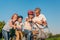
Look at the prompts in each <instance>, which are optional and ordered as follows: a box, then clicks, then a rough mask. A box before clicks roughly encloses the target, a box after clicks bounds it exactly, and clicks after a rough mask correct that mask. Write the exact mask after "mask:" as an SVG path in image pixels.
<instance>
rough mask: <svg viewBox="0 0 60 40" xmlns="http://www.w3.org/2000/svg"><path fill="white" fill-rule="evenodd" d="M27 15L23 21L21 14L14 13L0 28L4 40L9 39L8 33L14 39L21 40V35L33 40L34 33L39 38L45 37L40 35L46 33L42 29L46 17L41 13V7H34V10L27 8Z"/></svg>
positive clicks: (45, 23)
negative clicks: (0, 28)
mask: <svg viewBox="0 0 60 40" xmlns="http://www.w3.org/2000/svg"><path fill="white" fill-rule="evenodd" d="M27 15H28V16H27V17H26V18H25V20H24V21H25V22H24V23H23V22H22V20H23V16H21V15H20V16H19V15H18V14H16V13H15V14H13V16H12V17H11V19H10V20H9V21H8V22H7V23H6V24H5V26H4V27H3V29H2V35H3V37H4V39H5V40H11V39H10V38H11V37H10V35H13V36H15V39H14V40H22V39H23V36H26V40H34V39H33V38H34V35H35V34H38V35H37V36H39V38H41V40H42V39H45V37H46V36H42V34H43V33H45V34H47V32H46V30H45V31H44V28H46V26H47V22H46V17H45V16H44V15H43V14H41V9H40V8H36V9H35V10H34V11H32V10H29V11H28V13H27ZM13 31H14V32H13ZM41 32H42V33H41ZM13 36H12V37H13Z"/></svg>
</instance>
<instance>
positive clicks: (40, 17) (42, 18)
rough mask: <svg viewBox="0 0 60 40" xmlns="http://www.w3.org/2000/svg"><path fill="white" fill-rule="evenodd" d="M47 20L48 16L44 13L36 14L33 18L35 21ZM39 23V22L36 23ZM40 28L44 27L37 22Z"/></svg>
mask: <svg viewBox="0 0 60 40" xmlns="http://www.w3.org/2000/svg"><path fill="white" fill-rule="evenodd" d="M42 20H43V21H46V17H45V16H44V15H43V14H40V15H39V16H38V17H37V16H35V17H34V18H33V21H34V22H36V21H42ZM36 24H37V23H36ZM37 25H38V26H39V27H40V28H43V27H42V26H41V25H40V24H37Z"/></svg>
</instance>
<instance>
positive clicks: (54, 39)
mask: <svg viewBox="0 0 60 40" xmlns="http://www.w3.org/2000/svg"><path fill="white" fill-rule="evenodd" d="M46 40H60V37H55V38H47V39H46Z"/></svg>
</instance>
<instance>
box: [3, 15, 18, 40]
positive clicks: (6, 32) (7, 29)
mask: <svg viewBox="0 0 60 40" xmlns="http://www.w3.org/2000/svg"><path fill="white" fill-rule="evenodd" d="M17 17H18V15H17V14H13V16H12V18H11V19H10V20H9V21H8V22H7V24H5V26H4V27H3V29H2V35H3V37H4V39H5V40H9V36H10V35H9V32H10V29H12V28H13V29H15V27H16V26H15V25H14V23H15V22H16V20H17Z"/></svg>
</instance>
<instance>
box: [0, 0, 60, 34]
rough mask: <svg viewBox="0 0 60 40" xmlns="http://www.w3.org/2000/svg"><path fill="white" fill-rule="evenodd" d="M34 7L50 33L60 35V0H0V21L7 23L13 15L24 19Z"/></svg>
mask: <svg viewBox="0 0 60 40" xmlns="http://www.w3.org/2000/svg"><path fill="white" fill-rule="evenodd" d="M36 7H39V8H41V13H43V14H44V15H45V16H46V18H47V22H48V26H49V29H50V31H51V32H52V33H53V34H58V33H60V31H59V30H60V18H59V17H60V0H0V21H5V22H7V21H8V20H9V19H10V18H11V16H12V15H13V14H14V13H17V14H19V15H22V16H23V17H24V18H25V17H26V16H27V12H28V10H34V9H35V8H36Z"/></svg>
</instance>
